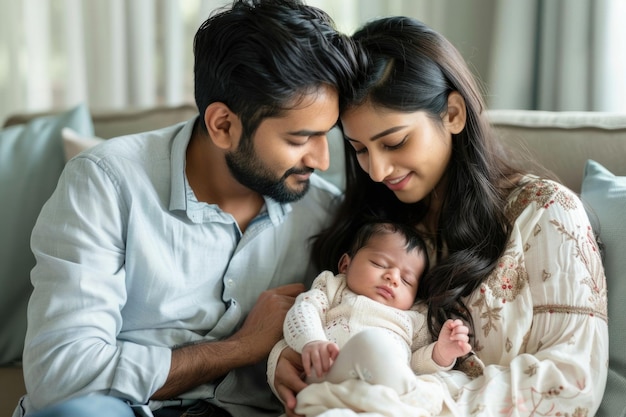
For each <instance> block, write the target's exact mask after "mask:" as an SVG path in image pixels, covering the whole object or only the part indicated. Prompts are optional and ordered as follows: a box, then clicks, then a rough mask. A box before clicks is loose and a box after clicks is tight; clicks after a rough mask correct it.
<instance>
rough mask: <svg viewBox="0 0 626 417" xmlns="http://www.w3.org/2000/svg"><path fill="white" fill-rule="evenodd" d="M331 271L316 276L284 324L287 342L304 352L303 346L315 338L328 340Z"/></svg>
mask: <svg viewBox="0 0 626 417" xmlns="http://www.w3.org/2000/svg"><path fill="white" fill-rule="evenodd" d="M332 277H333V274H332V272H330V271H324V272H322V273H321V274H319V275H318V276H317V278H315V281H313V285H312V287H311V289H310V290H309V291H306V292H304V293H302V294H300V295H299V296H298V297H297V298H296V302H295V303H294V305H293V306H292V307H291V309H289V312H288V313H287V316H286V317H285V323H284V325H283V333H284V336H285V341H286V342H287V344H288V345H289V346H290V347H291V348H292V349H294V350H295V351H297V352H298V353H302V348H303V347H304V345H305V344H307V343H308V342H311V341H313V340H328V338H327V337H326V334H325V332H324V325H325V323H326V312H327V311H328V307H329V301H328V300H332V298H333V297H332V296H329V294H328V286H327V285H326V284H327V280H328V279H329V278H332Z"/></svg>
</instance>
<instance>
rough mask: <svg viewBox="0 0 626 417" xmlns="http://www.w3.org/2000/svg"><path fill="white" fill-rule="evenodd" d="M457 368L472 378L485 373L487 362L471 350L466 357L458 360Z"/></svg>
mask: <svg viewBox="0 0 626 417" xmlns="http://www.w3.org/2000/svg"><path fill="white" fill-rule="evenodd" d="M455 369H457V370H459V371H462V372H463V373H464V374H465V375H467V376H469V377H470V378H476V377H478V376H481V375H482V374H483V371H484V369H485V364H484V363H483V362H482V361H481V360H480V359H479V358H478V356H476V354H475V353H474V352H470V353H468V354H467V355H466V356H465V357H463V358H459V359H458V360H457V366H456V368H455Z"/></svg>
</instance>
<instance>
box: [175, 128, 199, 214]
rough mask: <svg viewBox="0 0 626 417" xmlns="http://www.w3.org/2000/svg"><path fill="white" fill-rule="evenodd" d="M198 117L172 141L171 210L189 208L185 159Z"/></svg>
mask: <svg viewBox="0 0 626 417" xmlns="http://www.w3.org/2000/svg"><path fill="white" fill-rule="evenodd" d="M196 120H197V117H194V118H193V119H191V120H188V121H187V122H186V123H185V125H184V126H183V128H182V129H181V130H179V131H178V133H177V134H176V136H174V140H173V142H172V153H171V155H170V168H171V171H172V175H171V182H172V183H171V190H172V191H171V193H170V211H174V210H187V194H186V192H185V181H186V175H185V161H186V154H187V145H189V141H190V140H191V134H192V133H193V127H194V125H195V123H196Z"/></svg>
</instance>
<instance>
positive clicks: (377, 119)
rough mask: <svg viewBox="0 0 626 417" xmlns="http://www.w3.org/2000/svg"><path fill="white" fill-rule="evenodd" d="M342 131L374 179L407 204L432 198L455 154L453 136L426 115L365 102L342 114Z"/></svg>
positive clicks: (362, 166) (446, 126)
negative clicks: (375, 105) (453, 152)
mask: <svg viewBox="0 0 626 417" xmlns="http://www.w3.org/2000/svg"><path fill="white" fill-rule="evenodd" d="M341 123H342V125H343V133H344V136H345V137H346V140H348V142H349V143H350V144H351V145H352V147H353V148H354V151H355V152H356V157H357V160H358V162H359V165H360V166H361V168H363V170H364V171H365V172H367V173H368V174H369V176H370V178H371V179H372V180H373V181H376V182H382V183H383V184H385V185H386V186H387V187H388V188H389V189H390V190H391V191H393V193H394V194H395V195H396V197H398V199H399V200H400V201H402V202H404V203H415V202H417V201H420V200H422V199H424V198H425V197H427V196H428V195H430V193H431V191H433V189H435V187H436V186H437V185H438V184H439V183H440V181H441V179H442V178H443V176H444V174H445V172H446V168H447V166H448V163H449V161H450V156H451V154H452V132H451V131H450V129H449V127H448V125H447V123H445V122H442V123H437V122H436V121H435V120H433V119H432V118H431V117H429V116H428V114H427V113H426V112H423V111H417V112H413V113H404V112H399V111H394V110H388V109H383V108H377V107H373V106H372V105H371V104H370V103H365V104H363V105H360V106H358V107H354V108H351V109H349V110H347V111H345V112H344V113H343V114H342V115H341Z"/></svg>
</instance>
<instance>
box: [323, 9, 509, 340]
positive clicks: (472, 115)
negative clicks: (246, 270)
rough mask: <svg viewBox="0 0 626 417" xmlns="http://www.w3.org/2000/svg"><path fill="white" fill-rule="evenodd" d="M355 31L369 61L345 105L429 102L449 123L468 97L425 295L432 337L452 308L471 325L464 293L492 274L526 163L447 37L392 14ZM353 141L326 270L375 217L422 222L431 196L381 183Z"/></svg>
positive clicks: (328, 236)
mask: <svg viewBox="0 0 626 417" xmlns="http://www.w3.org/2000/svg"><path fill="white" fill-rule="evenodd" d="M353 39H354V41H355V42H356V43H357V45H358V46H360V47H361V48H363V50H364V52H365V55H366V56H367V66H366V68H365V69H364V71H363V77H362V79H360V80H358V81H357V82H355V85H354V89H353V90H352V91H350V92H348V94H345V95H344V97H342V103H341V106H342V107H343V109H346V108H350V107H353V106H358V105H360V104H363V103H364V102H366V101H368V102H369V103H371V104H372V105H373V106H374V107H375V108H376V107H378V108H381V109H391V110H394V111H400V112H416V111H424V112H426V113H427V114H428V115H429V116H430V117H431V118H432V120H434V121H435V122H436V123H439V124H440V125H442V123H443V122H442V115H444V114H445V113H446V111H447V103H448V96H449V95H450V93H452V92H454V91H456V92H458V93H459V94H460V95H461V96H462V97H463V99H464V100H465V106H466V113H467V120H466V125H465V128H464V129H463V131H461V132H460V133H459V134H456V135H453V136H452V156H451V159H450V163H449V165H448V167H447V173H446V176H447V191H446V195H445V197H444V202H443V206H442V211H441V213H440V216H439V223H438V227H437V231H436V236H435V237H434V243H435V245H436V248H437V258H436V259H435V260H434V261H435V262H434V263H433V264H434V266H433V267H432V268H431V269H430V271H429V273H428V274H427V275H426V276H424V277H423V278H422V279H421V280H420V284H419V292H418V298H420V299H422V300H425V301H426V303H427V304H428V306H429V309H428V310H429V311H428V315H429V320H428V322H429V330H430V332H431V334H432V335H433V337H435V336H436V335H438V333H439V330H440V328H441V326H442V324H443V322H444V321H445V320H446V319H447V318H450V317H459V318H461V319H463V320H465V321H466V322H468V323H469V324H470V326H473V322H472V320H471V317H470V314H469V311H468V308H467V306H466V305H465V304H464V303H463V297H466V296H468V295H470V294H471V293H472V292H473V291H474V290H475V289H476V288H478V286H479V285H480V284H481V283H482V282H483V281H484V280H485V279H486V278H487V277H488V276H489V274H490V273H491V272H492V271H493V269H494V267H495V266H496V263H497V261H498V259H499V258H500V256H501V255H502V253H503V251H504V249H505V245H506V242H507V239H508V236H509V232H510V225H509V223H508V222H507V220H506V217H505V214H504V206H505V201H506V198H507V196H508V194H509V192H510V190H511V188H512V181H511V178H514V177H515V174H517V173H518V170H516V169H514V168H513V167H511V166H510V165H509V164H508V163H507V161H506V159H505V156H504V153H503V151H502V149H501V147H500V145H499V143H498V142H497V141H496V139H495V137H494V135H493V133H492V129H491V127H490V125H489V123H488V121H487V120H486V117H485V115H484V114H483V111H484V104H483V99H482V95H481V92H480V90H479V88H478V86H477V84H476V81H475V80H474V78H473V75H472V73H471V71H470V70H469V68H468V67H467V65H466V63H465V62H464V60H463V58H462V57H461V55H460V54H459V53H458V51H457V50H456V49H455V48H454V46H452V44H450V43H449V42H448V41H447V40H446V39H445V38H444V37H443V36H441V35H440V34H438V33H437V32H435V31H433V30H432V29H430V28H429V27H427V26H425V25H424V24H423V23H421V22H419V21H417V20H415V19H411V18H408V17H389V18H382V19H379V20H376V21H373V22H370V23H367V24H366V25H365V26H364V27H363V28H361V29H360V30H358V31H357V32H356V33H355V34H354V35H353ZM343 109H342V110H343ZM345 147H346V193H345V200H344V202H343V205H342V207H341V208H340V210H339V213H338V215H337V218H336V219H335V221H334V223H333V224H332V225H331V227H330V228H329V229H328V230H326V231H325V232H324V233H322V234H321V235H320V236H318V239H317V240H316V241H315V243H314V256H315V259H316V261H317V262H318V264H319V266H320V268H323V269H331V270H335V269H336V263H337V259H339V256H340V255H341V254H342V253H343V252H346V250H347V245H348V242H349V241H350V240H351V238H352V237H353V236H354V233H355V232H356V230H357V229H358V228H359V226H360V225H361V224H363V223H365V222H367V221H369V220H371V218H383V219H390V220H392V221H396V222H398V221H401V222H405V223H409V224H413V225H416V224H418V223H419V222H420V221H421V220H422V219H423V217H424V215H425V214H426V213H427V211H428V207H427V206H426V203H425V202H423V201H420V202H417V203H413V204H406V203H402V202H401V201H400V200H398V199H397V197H396V196H395V195H394V194H393V192H391V191H390V190H389V189H388V188H387V187H385V186H384V185H382V184H381V183H375V182H373V181H372V180H371V179H370V178H369V176H368V175H367V174H366V173H365V172H364V171H363V170H362V169H361V168H360V166H359V164H358V162H357V160H356V156H355V153H354V150H353V149H352V147H351V146H350V145H349V144H347V142H346V143H345ZM444 248H445V249H444ZM445 253H447V256H444V254H445Z"/></svg>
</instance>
